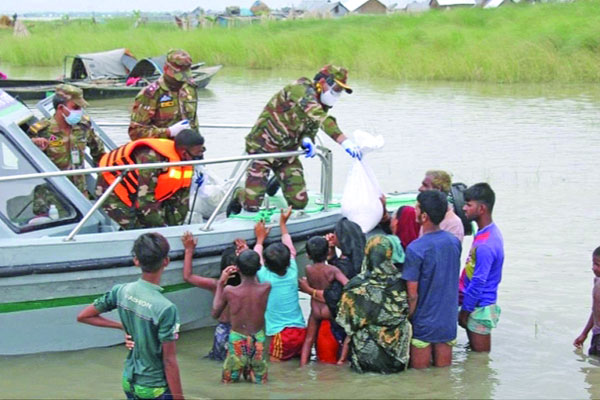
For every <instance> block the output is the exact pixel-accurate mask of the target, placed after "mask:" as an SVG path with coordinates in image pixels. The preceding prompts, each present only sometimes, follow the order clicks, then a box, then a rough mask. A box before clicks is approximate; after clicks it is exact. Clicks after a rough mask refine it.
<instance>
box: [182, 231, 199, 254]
mask: <svg viewBox="0 0 600 400" xmlns="http://www.w3.org/2000/svg"><path fill="white" fill-rule="evenodd" d="M181 242H182V243H183V248H184V249H186V250H194V249H195V248H196V245H197V244H198V239H196V238H194V235H192V233H191V232H189V231H188V232H185V233H184V234H183V236H181Z"/></svg>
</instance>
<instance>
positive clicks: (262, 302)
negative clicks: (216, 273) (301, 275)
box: [212, 250, 271, 383]
mask: <svg viewBox="0 0 600 400" xmlns="http://www.w3.org/2000/svg"><path fill="white" fill-rule="evenodd" d="M259 268H260V257H259V255H258V253H256V252H255V251H253V250H244V251H243V252H242V253H241V254H240V255H239V257H238V266H237V267H235V266H233V265H232V266H229V267H227V268H225V269H224V270H223V273H222V274H221V278H220V279H219V282H218V284H217V291H216V293H215V298H214V300H213V309H212V315H213V317H214V318H219V316H220V315H221V313H222V312H223V310H225V308H226V307H228V308H229V320H230V321H231V332H230V333H229V340H228V352H227V358H226V359H225V363H224V364H223V383H231V382H237V381H239V379H240V377H241V376H242V375H243V376H244V378H245V379H250V380H251V381H253V382H255V383H266V382H267V370H268V365H267V360H266V353H265V341H266V338H267V337H266V335H265V331H264V327H265V310H266V308H267V299H268V298H269V293H270V291H271V285H270V284H269V283H268V282H267V283H259V282H258V280H257V279H256V272H258V270H259ZM238 271H239V272H240V273H241V278H242V283H240V284H239V285H238V286H226V284H227V281H228V280H229V278H230V277H231V276H233V275H234V274H235V273H236V272H238Z"/></svg>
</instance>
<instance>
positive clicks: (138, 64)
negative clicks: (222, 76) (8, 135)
mask: <svg viewBox="0 0 600 400" xmlns="http://www.w3.org/2000/svg"><path fill="white" fill-rule="evenodd" d="M71 58H72V59H73V61H72V63H71V70H70V74H69V77H68V78H65V79H64V80H32V79H6V80H0V89H3V90H4V91H6V92H7V93H8V94H10V95H11V96H14V97H18V98H19V99H21V100H41V99H44V98H45V97H48V96H49V95H50V94H52V93H53V92H54V88H55V87H56V85H58V84H60V83H70V84H72V85H76V86H79V87H80V88H81V89H82V90H83V95H84V97H85V98H86V99H88V100H95V99H105V98H114V97H133V96H135V95H136V94H137V93H138V92H139V91H140V89H141V88H142V87H144V86H146V85H147V84H149V83H150V82H153V81H154V80H156V79H158V77H159V76H160V75H161V74H162V71H163V67H164V64H165V58H166V57H165V56H159V57H153V58H144V59H141V60H139V61H138V60H137V59H136V58H135V57H134V56H133V55H132V54H131V53H130V52H129V50H127V49H116V50H110V51H104V52H100V53H88V54H80V55H77V56H66V57H65V62H64V72H65V73H64V76H67V73H66V70H67V60H69V59H71ZM221 67H222V66H221V65H216V66H210V67H207V66H204V63H197V64H194V65H192V79H193V80H194V83H195V84H196V86H197V87H198V88H199V89H202V88H205V87H206V85H208V83H209V82H210V80H211V79H212V77H213V76H214V75H215V74H216V73H217V72H218V71H219V70H220V69H221ZM132 78H133V79H132ZM136 78H137V79H136ZM128 80H129V81H130V82H131V81H132V80H133V81H135V83H133V84H130V85H128V84H127V82H128Z"/></svg>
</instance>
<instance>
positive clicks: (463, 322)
mask: <svg viewBox="0 0 600 400" xmlns="http://www.w3.org/2000/svg"><path fill="white" fill-rule="evenodd" d="M495 198H496V196H495V194H494V191H493V190H492V188H491V187H490V185H488V184H487V183H477V184H475V185H473V186H471V187H470V188H468V189H467V190H466V191H465V201H466V204H465V206H464V207H463V210H464V212H465V215H466V216H467V218H468V219H469V220H470V221H475V222H476V223H477V227H478V232H477V233H476V234H475V236H474V238H473V245H472V246H471V251H470V252H469V257H468V258H467V263H466V265H465V268H464V270H463V271H462V274H461V277H460V282H459V304H460V305H461V310H460V312H459V314H458V324H459V325H460V326H461V327H463V328H465V330H466V331H467V335H468V337H469V344H470V346H471V350H473V351H478V352H480V351H485V352H489V351H490V350H491V348H492V335H491V332H492V328H495V327H496V325H497V323H498V318H499V317H500V307H498V305H497V304H496V299H497V297H498V285H499V284H500V280H501V279H502V264H503V263H504V241H503V239H502V234H501V233H500V229H498V227H497V226H496V224H495V223H494V221H492V209H493V208H494V202H495Z"/></svg>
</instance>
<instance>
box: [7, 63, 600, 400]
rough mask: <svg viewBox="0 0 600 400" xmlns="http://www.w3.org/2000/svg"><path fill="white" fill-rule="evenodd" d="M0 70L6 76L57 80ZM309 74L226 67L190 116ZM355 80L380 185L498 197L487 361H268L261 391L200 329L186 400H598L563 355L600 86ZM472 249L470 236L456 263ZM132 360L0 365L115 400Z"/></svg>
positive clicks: (212, 117)
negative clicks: (437, 174)
mask: <svg viewBox="0 0 600 400" xmlns="http://www.w3.org/2000/svg"><path fill="white" fill-rule="evenodd" d="M0 69H2V68H0ZM3 69H4V72H8V73H9V75H11V74H12V75H13V76H30V77H44V78H51V77H54V76H56V75H58V73H59V71H58V70H57V69H53V70H40V69H33V70H21V69H14V68H13V69H11V68H9V67H7V66H4V68H3ZM303 72H304V73H306V74H307V73H308V72H309V71H300V72H295V71H283V72H281V71H275V72H265V71H247V70H231V69H223V70H222V71H221V72H220V73H219V74H218V76H217V77H216V78H215V79H214V80H213V81H212V82H211V83H210V85H209V86H208V87H209V89H208V90H204V91H202V93H201V96H200V99H199V107H198V113H199V114H198V115H199V118H200V121H201V122H204V123H236V124H252V123H253V122H254V120H255V119H256V117H257V116H258V114H259V112H260V111H261V109H262V107H263V106H264V104H265V103H266V102H267V101H268V100H269V98H270V97H271V95H272V94H274V93H275V92H276V91H277V90H278V89H279V88H281V87H282V86H283V85H285V84H286V83H287V82H289V81H291V80H293V79H295V78H297V77H298V76H301V75H303ZM41 75H43V76H41ZM308 76H311V75H308ZM349 82H350V83H351V84H352V85H353V87H354V89H355V92H354V94H352V95H343V96H342V98H341V99H340V101H339V102H338V103H337V104H336V106H335V108H334V109H333V110H332V114H333V115H335V116H336V117H337V119H338V122H339V124H340V127H341V128H342V130H343V131H345V132H347V133H351V132H352V131H354V130H356V129H362V130H366V131H369V132H372V133H376V134H381V135H383V136H384V138H385V141H386V145H385V148H384V149H383V150H382V151H379V152H378V153H373V154H371V155H369V156H368V157H367V161H368V163H369V164H370V165H371V166H372V167H373V169H374V170H375V173H376V175H377V177H378V179H379V182H380V184H381V186H382V188H383V189H384V190H386V191H394V190H410V189H416V188H418V186H419V184H420V181H421V179H422V177H423V175H424V172H425V171H426V170H427V169H445V170H447V171H450V172H451V173H452V174H453V176H454V181H462V182H465V183H467V184H473V183H476V182H480V181H486V182H489V183H490V184H491V186H492V187H493V189H494V190H495V191H496V198H497V200H496V207H495V210H494V219H495V221H496V223H497V224H498V226H499V227H500V229H501V230H502V233H503V235H504V240H505V252H506V259H505V263H504V276H503V281H502V284H501V285H500V290H499V304H500V305H501V307H502V315H501V318H500V323H499V326H498V328H497V329H496V330H494V332H493V346H492V352H491V353H490V354H489V355H488V354H473V353H471V352H469V351H467V350H466V349H465V345H466V336H465V334H464V332H462V331H460V330H459V336H458V346H457V347H456V348H455V349H454V360H453V364H452V366H451V367H450V368H445V369H429V370H426V371H412V370H409V371H407V372H405V373H402V374H397V375H390V376H381V375H376V374H365V375H359V374H356V373H353V372H351V371H350V370H349V369H348V368H340V367H335V366H329V365H319V364H315V363H313V364H311V365H309V366H308V367H306V368H304V369H299V368H298V362H297V361H291V362H287V363H283V364H271V366H270V371H269V378H270V382H269V384H268V385H266V386H264V387H259V386H254V385H250V384H239V385H229V386H223V385H221V384H220V383H219V378H220V372H221V364H220V363H218V362H212V361H207V360H204V359H202V356H203V355H205V354H206V353H207V352H208V350H209V349H210V347H211V341H212V339H211V338H212V330H211V329H202V330H197V331H194V332H184V333H183V334H182V335H181V339H180V341H179V342H178V358H179V363H180V369H181V372H182V380H183V386H184V390H185V392H186V394H187V396H188V397H190V398H289V397H293V398H297V397H303V398H323V397H330V398H365V397H368V398H385V397H388V398H389V397H395V398H397V397H411V398H412V397H414V398H528V399H529V398H597V397H600V368H599V366H600V363H599V362H598V360H594V359H593V358H589V357H587V356H586V355H585V353H584V352H582V351H580V350H575V349H574V347H573V346H572V342H573V339H574V338H575V337H576V336H577V335H578V334H579V333H580V331H581V329H582V328H583V326H584V325H585V323H586V321H587V318H588V316H589V312H590V306H591V289H592V281H593V274H592V272H591V252H592V251H593V249H594V248H596V247H597V246H599V245H600V237H599V235H598V233H597V232H598V231H597V226H598V225H596V224H599V223H600V218H599V215H600V211H599V210H598V203H599V200H600V185H598V182H597V176H598V138H599V137H600V88H599V87H598V86H588V85H586V86H573V85H570V86H561V85H558V86H557V85H506V86H505V85H496V84H479V83H477V84H475V83H398V82H394V81H387V80H382V79H373V78H372V79H353V77H352V75H350V81H349ZM130 106H131V99H126V100H105V101H94V102H91V105H90V107H89V109H88V111H89V113H90V114H91V115H92V117H94V118H95V119H96V120H98V121H107V122H127V121H128V110H129V108H130ZM107 131H108V132H109V134H110V135H111V136H112V137H113V138H114V139H115V140H116V141H117V142H118V143H119V144H121V143H124V142H125V141H126V140H127V138H128V137H127V135H126V130H125V129H124V128H110V129H107ZM245 133H246V130H235V129H226V130H216V129H211V130H209V129H205V130H203V134H204V135H205V137H206V140H207V147H208V151H207V154H206V156H207V158H213V157H224V156H231V155H237V154H240V153H241V152H242V150H243V136H244V135H245ZM324 142H325V144H326V145H328V146H329V147H331V148H332V149H333V151H334V160H335V168H334V189H335V191H337V192H339V191H341V190H343V187H344V182H345V177H346V171H348V168H349V166H350V165H351V160H350V159H349V157H348V156H347V155H346V154H345V153H343V151H342V150H341V149H340V148H339V147H338V146H336V145H335V144H334V143H333V142H331V141H330V140H329V139H327V138H325V139H324ZM305 167H306V170H307V176H308V182H309V186H314V187H315V188H317V186H318V171H319V165H318V162H317V161H313V160H309V161H307V162H305ZM225 172H226V171H223V173H225ZM470 243H471V238H470V237H468V238H466V239H465V242H464V244H463V258H464V256H465V254H466V252H467V250H468V247H469V246H470ZM588 345H589V339H588V341H587V342H586V349H587V346H588ZM126 352H127V350H125V349H124V348H123V347H122V346H117V347H111V348H102V349H91V350H85V351H76V352H68V353H60V354H38V355H28V356H18V357H0V371H2V373H1V374H0V388H1V390H0V398H73V397H76V398H90V397H93V398H120V397H122V392H121V390H120V384H119V383H120V376H121V366H122V362H123V359H124V358H125V356H126Z"/></svg>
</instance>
